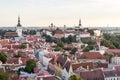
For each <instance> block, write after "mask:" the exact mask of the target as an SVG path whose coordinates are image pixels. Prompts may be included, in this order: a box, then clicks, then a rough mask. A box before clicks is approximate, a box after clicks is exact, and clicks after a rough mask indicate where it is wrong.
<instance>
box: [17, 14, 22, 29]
mask: <svg viewBox="0 0 120 80" xmlns="http://www.w3.org/2000/svg"><path fill="white" fill-rule="evenodd" d="M17 27H21V24H20V16H18V24H17Z"/></svg>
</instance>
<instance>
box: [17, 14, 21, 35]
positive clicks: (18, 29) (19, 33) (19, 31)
mask: <svg viewBox="0 0 120 80" xmlns="http://www.w3.org/2000/svg"><path fill="white" fill-rule="evenodd" d="M16 32H17V34H18V36H19V37H21V36H22V25H21V24H20V17H19V16H18V24H17V28H16Z"/></svg>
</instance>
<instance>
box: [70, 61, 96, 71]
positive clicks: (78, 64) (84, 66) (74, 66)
mask: <svg viewBox="0 0 120 80" xmlns="http://www.w3.org/2000/svg"><path fill="white" fill-rule="evenodd" d="M87 66H88V67H89V70H91V69H93V68H94V66H93V63H92V62H85V63H77V64H72V69H73V70H75V69H77V68H79V67H83V68H85V69H87Z"/></svg>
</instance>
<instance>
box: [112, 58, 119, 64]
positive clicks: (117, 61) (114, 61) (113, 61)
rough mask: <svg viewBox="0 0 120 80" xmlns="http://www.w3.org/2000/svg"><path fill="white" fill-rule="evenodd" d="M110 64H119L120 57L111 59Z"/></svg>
mask: <svg viewBox="0 0 120 80" xmlns="http://www.w3.org/2000/svg"><path fill="white" fill-rule="evenodd" d="M112 63H115V64H120V57H113V58H112Z"/></svg>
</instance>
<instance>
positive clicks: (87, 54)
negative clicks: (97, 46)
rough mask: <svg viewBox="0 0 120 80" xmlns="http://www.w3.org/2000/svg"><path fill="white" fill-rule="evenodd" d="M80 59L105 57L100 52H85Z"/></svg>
mask: <svg viewBox="0 0 120 80" xmlns="http://www.w3.org/2000/svg"><path fill="white" fill-rule="evenodd" d="M77 58H78V59H105V57H104V56H103V55H101V54H100V53H99V52H84V53H83V54H82V55H81V56H78V57H77Z"/></svg>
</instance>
